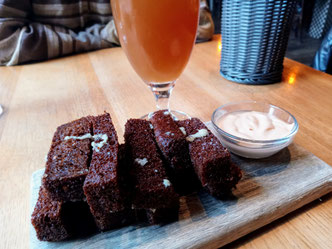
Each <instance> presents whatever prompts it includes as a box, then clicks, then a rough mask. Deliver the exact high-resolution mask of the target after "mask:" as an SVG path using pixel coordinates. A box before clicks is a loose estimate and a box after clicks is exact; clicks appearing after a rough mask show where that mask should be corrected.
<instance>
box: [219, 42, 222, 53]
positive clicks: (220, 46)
mask: <svg viewBox="0 0 332 249" xmlns="http://www.w3.org/2000/svg"><path fill="white" fill-rule="evenodd" d="M221 48H222V45H221V41H218V51H219V52H221Z"/></svg>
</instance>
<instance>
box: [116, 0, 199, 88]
mask: <svg viewBox="0 0 332 249" xmlns="http://www.w3.org/2000/svg"><path fill="white" fill-rule="evenodd" d="M111 4H112V11H113V15H114V18H115V21H116V26H117V30H118V33H119V38H120V42H121V46H122V47H123V49H124V51H125V53H126V55H127V57H128V59H129V61H130V63H131V65H132V66H133V68H134V69H135V70H136V72H137V73H138V74H139V76H140V77H141V78H142V79H143V80H144V81H145V82H146V83H152V82H155V83H157V82H158V83H163V82H169V81H174V80H176V79H177V78H178V77H179V76H180V74H181V73H182V71H183V69H184V67H185V66H186V64H187V62H188V60H189V57H190V54H191V51H192V48H193V44H194V42H195V37H196V30H197V25H198V16H199V0H111Z"/></svg>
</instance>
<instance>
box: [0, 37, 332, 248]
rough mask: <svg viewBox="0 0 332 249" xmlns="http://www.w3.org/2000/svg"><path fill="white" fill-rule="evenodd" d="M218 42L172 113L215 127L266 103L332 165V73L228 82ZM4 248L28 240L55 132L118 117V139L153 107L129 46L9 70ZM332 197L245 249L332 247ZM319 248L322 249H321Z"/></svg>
mask: <svg viewBox="0 0 332 249" xmlns="http://www.w3.org/2000/svg"><path fill="white" fill-rule="evenodd" d="M219 38H220V37H218V36H216V37H215V39H214V40H213V41H211V42H207V43H202V44H198V45H196V46H195V48H194V51H193V54H192V57H191V59H190V62H189V64H188V66H187V68H186V69H185V71H184V73H183V74H182V76H181V77H180V79H179V80H178V82H177V84H176V87H175V89H174V91H173V97H172V100H171V106H172V107H173V108H174V109H180V110H183V111H186V112H188V113H189V114H191V115H192V116H197V117H200V118H201V119H203V120H205V121H208V120H209V119H210V117H211V114H212V112H213V110H214V109H215V108H217V107H218V106H220V105H222V104H225V103H227V102H231V101H239V100H262V101H267V102H270V103H271V104H275V105H277V106H280V107H282V108H285V109H287V110H288V111H290V112H291V113H292V114H293V115H294V116H295V117H296V118H297V120H298V121H299V125H300V129H299V132H298V134H297V136H296V138H295V142H296V143H297V144H299V145H301V146H302V147H304V148H305V149H307V150H309V151H310V152H312V153H313V154H315V155H316V156H318V157H319V158H321V159H322V160H324V161H325V162H327V163H328V164H330V165H331V164H332V153H331V148H332V98H331V96H332V76H330V75H327V74H325V73H322V72H318V71H316V70H314V69H312V68H310V67H307V66H304V65H302V64H300V63H297V62H294V61H292V60H288V59H286V60H285V62H284V67H285V69H284V73H283V81H282V82H280V83H277V84H273V85H266V86H247V85H241V84H237V83H232V82H229V81H227V80H225V79H223V78H222V77H221V76H220V75H219V60H220V51H218V47H219V44H218V40H219ZM0 102H1V104H2V105H3V106H4V108H5V112H4V114H3V115H2V116H1V117H0V152H1V157H0V189H1V190H2V191H1V192H0V224H1V225H0V239H1V243H0V248H26V247H28V241H29V223H30V217H29V215H30V214H29V208H28V207H29V196H30V191H29V189H30V188H29V184H30V177H31V174H32V173H33V172H34V171H35V170H37V169H39V168H42V167H43V166H44V157H45V155H46V153H47V151H48V149H49V146H50V142H51V138H52V135H53V132H54V131H55V129H56V127H57V126H59V125H60V124H63V123H65V122H68V121H70V120H73V119H75V118H78V117H81V116H84V115H88V114H92V115H93V114H99V113H102V112H103V111H104V110H107V111H109V112H110V113H111V115H112V117H113V120H114V123H115V125H116V128H117V130H118V132H119V137H120V138H121V137H122V132H123V125H124V123H125V121H126V119H128V118H131V117H139V116H141V115H143V114H145V113H148V112H150V111H152V110H154V98H153V96H152V94H151V93H150V92H149V89H148V88H147V87H146V86H144V83H143V82H142V81H141V80H140V79H139V77H138V76H137V75H136V74H135V72H134V71H133V69H132V68H131V66H130V65H129V63H128V61H127V59H126V57H125V55H124V53H123V52H122V49H121V48H112V49H105V50H100V51H96V52H92V53H86V54H81V55H76V56H71V57H66V58H62V59H57V60H51V61H47V62H43V63H36V64H29V65H24V66H17V67H11V68H5V67H2V68H0ZM331 210H332V198H331V195H330V196H328V197H327V201H325V202H324V203H322V204H319V205H315V206H313V207H311V208H310V209H303V212H299V213H297V215H296V216H290V217H288V218H287V219H286V221H284V222H282V223H277V225H275V226H273V227H270V229H269V230H263V231H261V232H260V233H259V235H258V236H257V235H256V236H252V237H247V240H244V241H242V243H241V244H240V245H237V246H240V247H242V248H272V247H274V246H273V245H276V246H277V247H279V248H293V247H294V245H299V246H298V247H299V248H313V247H316V248H324V247H325V248H326V245H329V244H332V237H331V236H330V232H329V231H330V230H331V227H332V214H331ZM313 245H315V246H313Z"/></svg>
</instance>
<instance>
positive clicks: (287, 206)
mask: <svg viewBox="0 0 332 249" xmlns="http://www.w3.org/2000/svg"><path fill="white" fill-rule="evenodd" d="M209 126H210V127H211V125H209ZM233 161H235V162H236V163H237V164H238V165H240V167H241V169H242V170H243V172H244V177H243V179H242V180H241V181H240V182H239V184H238V185H237V189H236V190H235V191H234V196H235V198H232V199H229V200H224V201H220V200H217V199H215V198H213V197H211V196H210V195H209V194H207V193H206V192H204V191H201V192H200V193H198V195H191V196H189V197H182V198H181V202H180V203H181V207H180V212H179V217H180V220H179V221H178V222H174V223H171V224H168V225H163V226H158V225H156V226H142V225H135V226H129V227H125V228H122V229H117V230H113V231H108V232H104V233H101V234H96V235H94V236H90V237H88V238H84V239H79V240H71V241H66V242H59V243H49V242H40V241H38V239H37V238H36V235H35V231H34V229H33V227H32V225H31V227H30V229H31V230H30V248H32V249H34V248H38V249H53V248H62V249H69V248H73V249H74V248H91V249H94V248H96V249H97V248H107V247H109V248H123V249H125V248H128V249H129V248H151V249H152V248H156V247H158V248H160V249H162V248H165V249H166V248H167V249H173V248H218V247H220V246H223V245H226V244H228V243H230V242H232V241H234V240H236V239H238V238H240V237H241V236H243V235H246V234H248V233H250V232H252V231H254V230H256V229H257V228H260V227H262V226H264V225H266V224H268V223H270V222H272V221H274V220H276V219H278V218H280V217H282V216H284V215H286V214H287V213H289V212H292V211H294V210H295V209H297V208H299V207H301V206H303V205H305V204H307V203H308V202H310V201H313V200H314V199H316V198H318V197H320V196H322V195H324V194H326V193H329V192H330V191H332V168H331V167H330V166H329V165H327V164H326V163H324V162H323V161H321V160H320V159H318V158H317V157H315V156H314V155H312V154H311V153H309V152H307V151H306V150H304V149H303V148H301V147H299V146H296V145H291V146H290V147H289V148H286V149H284V150H282V151H281V152H279V153H278V154H276V155H275V156H272V157H270V158H267V159H262V160H250V159H244V158H239V157H237V156H233ZM42 174H43V169H42V170H39V171H37V172H35V173H34V174H33V177H32V184H31V185H32V199H31V212H32V210H33V206H34V203H35V202H36V201H37V198H38V190H39V187H40V182H41V176H42Z"/></svg>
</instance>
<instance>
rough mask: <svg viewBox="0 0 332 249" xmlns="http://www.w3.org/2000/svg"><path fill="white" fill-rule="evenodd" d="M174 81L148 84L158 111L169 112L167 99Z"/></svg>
mask: <svg viewBox="0 0 332 249" xmlns="http://www.w3.org/2000/svg"><path fill="white" fill-rule="evenodd" d="M174 85H175V81H170V82H166V83H150V84H149V87H150V89H151V91H152V93H153V95H154V97H155V98H156V105H157V109H158V110H164V109H166V110H169V97H170V96H171V94H172V90H173V88H174Z"/></svg>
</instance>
